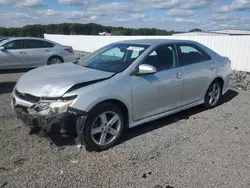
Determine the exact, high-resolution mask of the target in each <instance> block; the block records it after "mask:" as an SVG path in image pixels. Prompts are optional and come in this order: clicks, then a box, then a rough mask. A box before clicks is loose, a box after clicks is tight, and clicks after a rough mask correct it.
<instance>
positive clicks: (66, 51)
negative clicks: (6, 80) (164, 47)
mask: <svg viewBox="0 0 250 188" xmlns="http://www.w3.org/2000/svg"><path fill="white" fill-rule="evenodd" d="M75 59H76V57H75V55H74V51H73V49H72V47H71V46H64V45H61V44H58V43H55V42H53V41H49V40H46V39H41V38H30V37H22V38H21V37H19V38H8V39H6V40H3V41H2V42H0V69H17V68H33V67H40V66H44V65H51V64H60V63H67V62H74V61H75Z"/></svg>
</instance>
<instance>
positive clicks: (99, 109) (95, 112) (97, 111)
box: [80, 103, 125, 151]
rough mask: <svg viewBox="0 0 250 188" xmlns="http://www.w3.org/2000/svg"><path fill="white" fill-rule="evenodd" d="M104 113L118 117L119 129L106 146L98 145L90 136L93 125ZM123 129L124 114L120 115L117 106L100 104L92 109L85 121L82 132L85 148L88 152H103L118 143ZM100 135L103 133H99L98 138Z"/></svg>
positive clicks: (120, 112)
mask: <svg viewBox="0 0 250 188" xmlns="http://www.w3.org/2000/svg"><path fill="white" fill-rule="evenodd" d="M105 112H114V113H115V114H117V115H118V116H119V118H120V120H119V122H120V123H119V125H120V129H119V131H117V132H118V134H117V136H116V138H115V139H114V140H113V141H112V142H110V143H108V144H106V145H99V144H97V143H96V142H95V141H94V140H93V137H92V135H91V131H92V126H94V125H93V124H94V123H95V122H96V121H97V118H99V116H100V115H101V114H103V113H105ZM124 127H125V118H124V114H123V113H122V111H121V109H120V108H119V107H118V106H117V105H115V104H112V103H102V104H100V105H98V106H96V107H94V109H92V110H91V111H90V112H89V115H88V117H87V120H86V123H85V126H84V130H83V135H84V139H85V142H86V143H85V145H86V148H88V150H90V151H103V150H107V149H109V148H111V147H113V146H114V145H116V144H118V143H119V141H120V139H121V136H122V133H123V130H124ZM101 134H103V133H100V137H101ZM106 134H107V133H106ZM111 137H112V135H111ZM80 139H81V138H80ZM100 139H101V138H100Z"/></svg>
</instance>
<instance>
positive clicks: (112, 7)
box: [88, 2, 142, 16]
mask: <svg viewBox="0 0 250 188" xmlns="http://www.w3.org/2000/svg"><path fill="white" fill-rule="evenodd" d="M141 10H142V8H141V7H140V8H139V7H136V6H134V5H133V4H131V3H126V2H112V3H106V4H100V5H97V6H94V7H90V8H89V9H88V11H89V12H90V13H92V14H97V15H103V16H106V15H114V14H119V13H128V12H130V13H136V12H140V11H141Z"/></svg>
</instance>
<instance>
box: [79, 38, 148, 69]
mask: <svg viewBox="0 0 250 188" xmlns="http://www.w3.org/2000/svg"><path fill="white" fill-rule="evenodd" d="M148 47H149V46H148V45H139V44H123V43H116V44H111V45H108V46H105V47H103V48H101V49H99V50H97V51H96V52H94V53H92V54H89V55H87V56H84V57H83V58H81V59H80V60H79V62H78V64H79V65H82V66H85V67H88V68H92V69H97V70H102V71H108V72H114V73H118V72H122V71H124V70H125V69H126V68H128V67H129V66H130V65H131V64H132V63H133V62H134V61H135V60H136V59H137V58H138V57H139V56H140V55H141V54H142V53H143V52H144V51H145V50H146V49H147V48H148Z"/></svg>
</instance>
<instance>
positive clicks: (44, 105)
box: [11, 90, 76, 132]
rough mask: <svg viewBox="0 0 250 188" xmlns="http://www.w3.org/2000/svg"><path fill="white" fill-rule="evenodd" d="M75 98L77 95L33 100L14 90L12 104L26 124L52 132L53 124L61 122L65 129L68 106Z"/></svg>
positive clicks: (62, 127)
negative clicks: (65, 97)
mask: <svg viewBox="0 0 250 188" xmlns="http://www.w3.org/2000/svg"><path fill="white" fill-rule="evenodd" d="M22 95H23V94H22ZM75 98H76V96H73V97H71V98H67V99H56V100H55V99H54V100H48V99H46V100H39V101H36V102H33V101H31V100H27V99H26V100H25V95H23V96H21V95H20V93H18V92H17V91H16V90H14V92H13V93H12V95H11V106H12V108H13V109H14V111H15V114H16V116H17V117H18V118H19V119H20V120H22V121H23V122H24V124H26V125H30V126H31V127H39V128H41V129H43V130H45V131H47V132H51V128H52V125H53V124H60V125H61V129H64V127H65V120H66V119H67V117H68V116H69V113H68V111H67V109H68V106H69V105H70V104H72V103H73V101H74V99H75Z"/></svg>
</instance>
